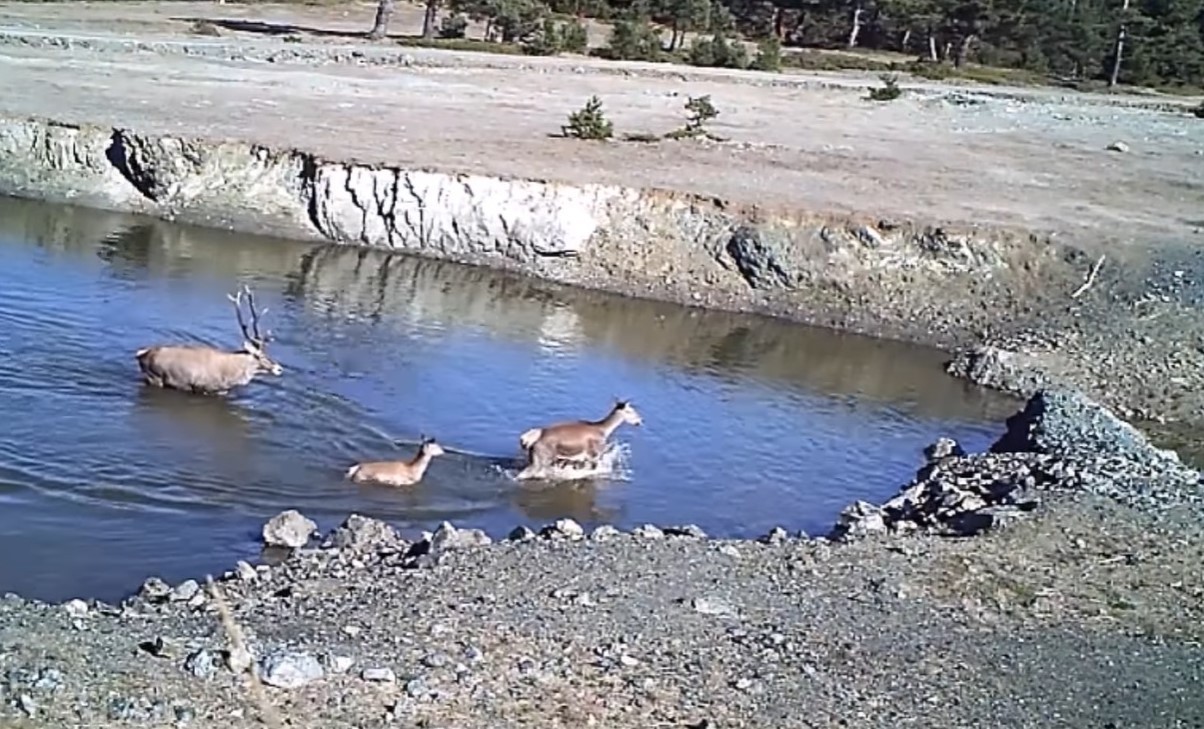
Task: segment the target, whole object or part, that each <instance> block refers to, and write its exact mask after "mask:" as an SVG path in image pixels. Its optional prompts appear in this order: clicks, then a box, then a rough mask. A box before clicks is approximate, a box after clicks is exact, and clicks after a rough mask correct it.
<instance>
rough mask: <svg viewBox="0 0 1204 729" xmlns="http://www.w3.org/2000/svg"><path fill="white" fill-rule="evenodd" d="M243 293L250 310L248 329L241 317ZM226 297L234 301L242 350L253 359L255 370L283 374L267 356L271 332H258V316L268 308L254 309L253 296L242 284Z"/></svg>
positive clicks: (281, 368) (277, 375)
mask: <svg viewBox="0 0 1204 729" xmlns="http://www.w3.org/2000/svg"><path fill="white" fill-rule="evenodd" d="M244 295H245V296H246V297H247V308H248V309H249V310H250V311H251V328H250V329H248V328H247V323H246V321H245V320H244V319H243V318H242V298H243V296H244ZM227 298H229V299H230V301H232V302H233V303H234V314H235V315H236V316H237V317H238V327H239V329H242V338H243V342H242V351H243V352H244V353H245V354H249V355H250V356H251V357H252V358H253V359H254V361H255V370H256V372H266V373H268V374H270V375H275V376H276V377H279V376H280V375H282V374H284V368H283V367H281V366H280V364H279V363H277V362H275V361H274V360H272V358H271V357H268V352H267V345H268V342H269V341H271V339H272V332H271V331H267V332H264V333H260V331H259V317H260V316H262V315H263V314H266V313H267V311H268V310H267V309H266V308H265V309H264V310H263V311H256V310H255V297H254V295H253V294H252V293H251V289H250V288H248V287H247V286H243V287H242V290H241V291H239V292H238V293H236V294H229V295H228V296H227Z"/></svg>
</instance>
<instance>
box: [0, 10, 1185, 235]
mask: <svg viewBox="0 0 1204 729" xmlns="http://www.w3.org/2000/svg"><path fill="white" fill-rule="evenodd" d="M201 17H203V18H210V19H215V20H223V19H224V20H237V19H241V20H249V19H250V20H254V21H257V22H258V23H259V25H253V26H251V27H252V28H253V29H254V31H231V30H222V31H221V32H222V35H221V36H220V37H217V38H213V37H207V36H200V35H195V34H193V33H192V32H191V27H192V20H191V19H193V18H201ZM417 17H418V10H417V8H415V7H412V6H406V7H404V8H403V10H402V11H401V12H399V14H398V17H397V21H396V23H395V25H394V29H395V30H396V31H397V32H399V33H400V32H405V33H412V32H414V29H415V28H417V26H418V20H417ZM371 18H372V5H371V4H358V5H345V6H344V5H340V6H329V7H321V6H295V5H218V4H216V3H193V2H172V3H107V2H106V3H75V2H73V3H70V4H56V3H46V4H26V3H14V4H0V78H3V79H4V81H3V86H4V93H3V94H0V113H6V114H33V115H44V116H49V117H52V118H55V119H58V120H64V121H79V122H85V121H86V122H96V123H104V124H113V125H122V126H129V127H135V128H138V129H143V130H146V131H150V132H174V133H188V134H190V135H199V136H213V137H235V138H242V139H247V140H250V141H259V142H263V143H269V144H272V145H276V146H280V145H290V146H297V147H301V148H305V149H310V150H314V151H317V152H319V153H321V154H323V155H328V156H330V157H335V158H340V159H349V158H355V159H359V160H362V161H371V162H388V163H392V164H400V165H408V166H413V167H424V168H437V169H441V170H455V171H474V172H480V173H487V174H494V175H501V176H518V177H530V178H541V179H553V180H566V181H576V182H597V183H618V184H623V185H629V186H636V187H658V188H667V189H673V190H681V191H686V192H691V193H699V194H703V195H708V196H716V197H719V198H723V199H725V200H729V201H732V202H735V203H743V204H758V205H762V206H768V207H778V208H790V209H797V210H811V211H832V212H860V213H866V214H871V215H875V216H882V217H892V216H899V217H905V218H910V219H914V220H921V221H933V222H953V223H977V224H986V225H1003V226H1008V227H1018V228H1022V229H1026V230H1030V231H1036V232H1045V231H1057V232H1059V233H1061V234H1064V235H1071V236H1074V237H1076V238H1081V239H1082V240H1083V241H1085V242H1087V243H1090V242H1091V241H1094V240H1097V239H1107V240H1118V241H1127V240H1138V241H1140V240H1168V239H1170V240H1175V241H1180V242H1191V243H1195V242H1197V241H1199V240H1204V238H1202V237H1201V232H1200V231H1201V228H1202V227H1204V215H1201V213H1200V210H1201V203H1202V202H1204V157H1202V156H1201V155H1204V124H1201V123H1200V122H1199V120H1197V119H1195V118H1194V117H1192V116H1190V115H1186V114H1183V113H1177V112H1174V111H1167V110H1151V109H1149V108H1140V106H1139V105H1137V104H1135V103H1134V102H1136V101H1140V102H1142V103H1143V104H1146V105H1147V106H1148V105H1150V104H1151V99H1150V98H1145V97H1132V96H1128V97H1116V98H1115V99H1109V98H1107V97H1103V96H1099V95H1095V96H1092V95H1083V94H1069V93H1068V94H1062V93H1060V92H1056V91H1051V90H1037V91H1034V90H1028V91H1025V90H1020V89H1003V88H999V87H986V86H977V87H973V86H964V87H961V88H960V89H958V88H955V87H950V86H944V87H942V86H936V85H933V84H911V83H904V86H905V87H907V88H908V89H909V93H908V94H906V95H905V96H904V98H902V99H901V100H898V101H895V102H891V103H885V104H883V103H875V102H870V101H866V100H864V98H863V97H864V89H865V87H866V86H868V85H873V84H876V83H877V81H876V79H874V78H872V76H869V75H866V74H861V75H856V74H854V75H837V74H803V73H790V74H763V73H758V72H735V71H706V70H702V69H688V68H679V67H669V66H664V65H654V64H616V63H613V62H607V61H601V60H594V59H587V58H582V57H576V58H551V59H549V58H530V57H523V56H517V57H514V56H500V55H493V54H464V53H452V52H449V51H438V50H422V49H415V48H403V47H401V46H399V45H397V44H396V43H394V42H384V43H379V44H372V43H368V42H367V41H363V40H360V39H357V38H355V37H351V36H346V35H342V34H343V33H355V32H362V31H363V29H364V28H365V27H367V25H369V24H370V22H371ZM298 28H300V29H302V31H303V32H302V34H301V35H300V36H298V35H297V34H296V33H295V32H294V31H296V30H297V29H298ZM306 29H308V31H309V32H304V31H306ZM290 33H291V34H292V35H293V38H298V37H299V38H300V42H286V41H285V40H283V39H282V34H290ZM596 35H597V34H595V36H596ZM48 39H59V40H54V41H53V43H54V44H53V45H48V44H47V40H48ZM64 39H65V40H64ZM131 39H138V40H140V41H143V42H146V43H153V44H155V45H154V47H155V50H156V51H158V52H150V51H135V50H133V46H132V45H130V44H129V41H131ZM594 40H595V42H597V41H598V39H597V37H595V39H594ZM353 52H357V53H359V54H360V55H361V57H355V56H353V55H352V54H353ZM272 54H276V55H275V57H274V58H272V59H271V60H274V61H276V62H265V60H267V59H269V57H271V56H272ZM340 59H342V60H340ZM404 64H408V65H404ZM679 72H680V73H679ZM651 74H655V75H651ZM591 94H597V95H598V96H599V97H600V98H601V99H602V100H603V102H604V104H605V108H606V110H607V113H608V115H609V116H610V117H611V118H612V119H613V121H614V122H615V126H616V130H617V132H618V133H619V134H623V133H639V132H647V133H663V132H666V131H669V130H671V129H673V128H675V127H678V126H680V125H681V124H682V122H683V121H684V117H685V112H684V111H683V109H682V106H683V104H684V103H685V101H686V98H687V96H690V95H693V96H698V95H702V94H710V95H711V97H712V99H713V101H714V103H715V105H716V106H717V107H718V108H719V109H720V111H721V114H720V116H719V118H718V119H717V120H716V121H715V123H714V126H713V128H714V131H715V132H716V133H718V134H720V135H722V136H724V137H728V138H730V140H731V143H728V144H700V143H696V142H661V143H657V144H641V143H633V142H611V143H601V144H599V143H586V142H578V141H573V140H565V139H558V138H551V137H549V135H551V134H555V133H557V132H558V131H559V128H560V125H561V124H563V123H564V121H565V118H566V116H567V115H568V113H570V112H571V111H574V110H575V109H577V108H580V106H581V105H582V104H583V103H584V101H585V100H586V99H587V98H588V97H589V96H590V95H591ZM1154 102H1156V103H1157V104H1170V103H1184V102H1182V100H1171V99H1155V100H1154ZM1116 142H1123V143H1124V144H1125V145H1127V147H1128V151H1127V152H1114V151H1108V150H1107V149H1106V148H1107V147H1108V146H1109V145H1111V144H1113V143H1116Z"/></svg>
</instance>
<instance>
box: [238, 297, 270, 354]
mask: <svg viewBox="0 0 1204 729" xmlns="http://www.w3.org/2000/svg"><path fill="white" fill-rule="evenodd" d="M242 290H243V291H245V292H246V294H247V307H248V308H249V309H250V310H251V328H252V329H254V330H255V339H256V341H258V342H259V343H260V344H263V343H264V342H266V341H267V340H268V338H269V337H271V336H272V332H271V331H268V332H267V334H266V335H264V334H260V333H259V317H260V316H261V315H263V314H266V313H268V308H267V307H266V306H265V307H263V311H260V312H257V311H255V295H254V294H252V293H251V289H250V287H248V286H246V285H244V286H243V287H242Z"/></svg>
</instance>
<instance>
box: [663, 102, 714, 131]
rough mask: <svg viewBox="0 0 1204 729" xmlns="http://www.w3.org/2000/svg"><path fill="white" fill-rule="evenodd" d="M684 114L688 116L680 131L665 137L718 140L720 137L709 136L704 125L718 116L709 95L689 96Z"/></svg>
mask: <svg viewBox="0 0 1204 729" xmlns="http://www.w3.org/2000/svg"><path fill="white" fill-rule="evenodd" d="M686 112H688V114H689V116H688V117H687V118H686V125H685V126H684V127H682V128H681V129H675V130H673V131H671V132H669V133H668V134H666V135H665V136H666V137H667V138H669V139H686V138H692V137H707V138H708V139H715V140H719V139H720V137H717V136H715V135H714V134H711V133H710V132H709V131H707V129H706V123H707V122H709V121H710V120H712V119H714V118H715V117H717V116H719V110H718V109H716V108H715V105H714V104H712V103H711V95H710V94H707V95H705V96H698V97H695V96H691V97H689V100H688V101H686Z"/></svg>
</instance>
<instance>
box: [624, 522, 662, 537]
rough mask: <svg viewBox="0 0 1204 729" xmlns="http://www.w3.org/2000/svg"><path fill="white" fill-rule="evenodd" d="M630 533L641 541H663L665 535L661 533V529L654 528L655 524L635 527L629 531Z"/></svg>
mask: <svg viewBox="0 0 1204 729" xmlns="http://www.w3.org/2000/svg"><path fill="white" fill-rule="evenodd" d="M631 533H632V534H634V535H635V536H637V537H640V538H642V539H664V538H665V533H664V532H663V531H661V528H660V527H658V526H656V525H655V524H642V525H640V526H638V527H636V528H635V529H633V530H631Z"/></svg>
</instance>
